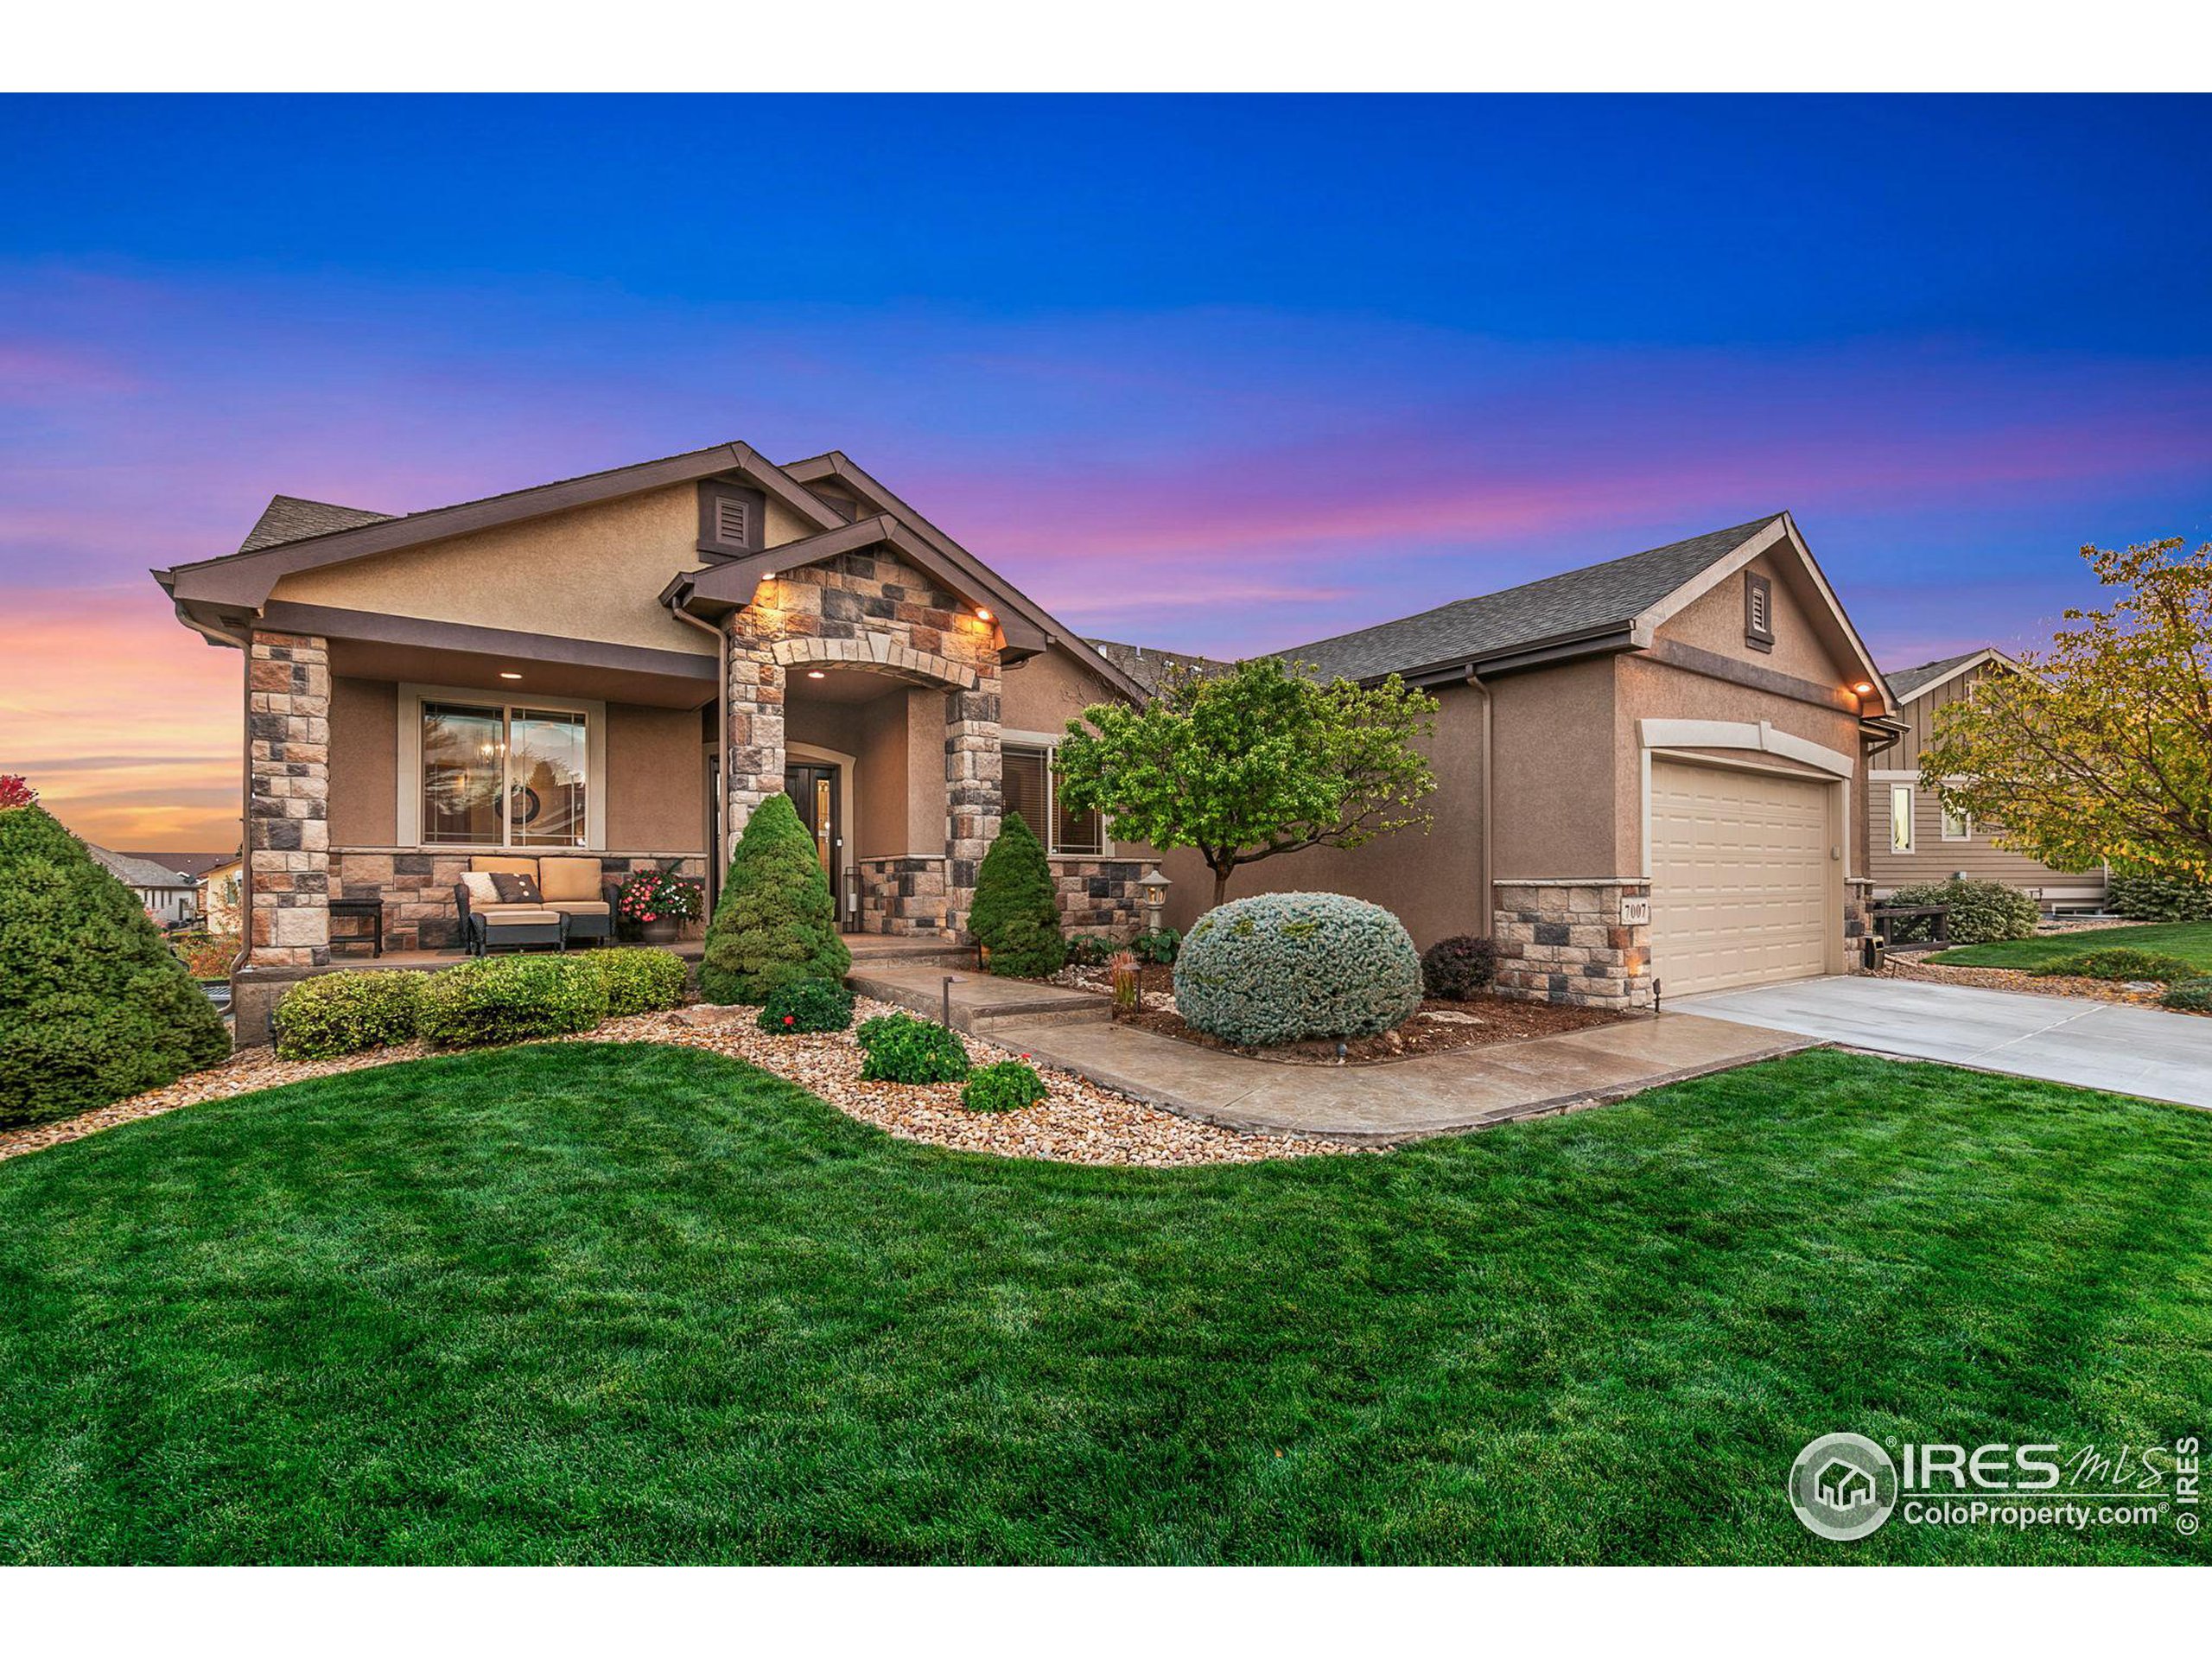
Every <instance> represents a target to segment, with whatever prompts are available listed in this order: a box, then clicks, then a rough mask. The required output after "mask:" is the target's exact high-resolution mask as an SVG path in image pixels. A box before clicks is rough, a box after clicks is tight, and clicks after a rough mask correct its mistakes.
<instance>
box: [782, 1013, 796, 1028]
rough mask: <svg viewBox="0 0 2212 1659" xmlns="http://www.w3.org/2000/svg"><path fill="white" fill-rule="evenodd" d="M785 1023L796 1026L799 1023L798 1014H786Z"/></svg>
mask: <svg viewBox="0 0 2212 1659" xmlns="http://www.w3.org/2000/svg"><path fill="white" fill-rule="evenodd" d="M784 1023H785V1025H787V1026H795V1025H797V1024H798V1015H797V1014H785V1016H784Z"/></svg>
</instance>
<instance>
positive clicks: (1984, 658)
mask: <svg viewBox="0 0 2212 1659" xmlns="http://www.w3.org/2000/svg"><path fill="white" fill-rule="evenodd" d="M1984 663H2001V664H2004V665H2005V667H2006V668H2009V669H2011V670H2012V671H2014V672H2015V673H2019V674H2024V673H2026V672H2027V670H2026V668H2025V667H2024V666H2023V665H2022V664H2018V663H2017V662H2014V661H2013V660H2012V658H2010V657H2007V656H2006V655H2005V653H2004V652H2001V651H1999V650H1998V649H1997V647H1996V646H1994V645H1981V646H1979V647H1977V648H1976V649H1974V650H1973V651H1962V652H1960V653H1959V654H1958V655H1957V656H1955V657H1946V658H1943V659H1942V661H1940V662H1934V663H1923V664H1920V666H1919V667H1917V668H1901V669H1899V670H1897V672H1896V673H1894V674H1891V675H1890V676H1889V677H1888V678H1889V683H1890V690H1891V692H1893V693H1894V694H1895V695H1896V696H1897V702H1898V705H1899V706H1900V707H1902V706H1903V705H1904V704H1905V703H1908V702H1919V701H1920V699H1921V698H1923V697H1924V696H1927V695H1928V694H1929V692H1931V691H1933V690H1936V688H1937V687H1938V686H1942V685H1948V684H1949V683H1951V682H1952V681H1953V680H1955V679H1956V678H1958V677H1959V676H1960V675H1961V674H1965V673H1968V672H1970V671H1973V670H1974V669H1977V668H1980V666H1981V665H1982V664H1984Z"/></svg>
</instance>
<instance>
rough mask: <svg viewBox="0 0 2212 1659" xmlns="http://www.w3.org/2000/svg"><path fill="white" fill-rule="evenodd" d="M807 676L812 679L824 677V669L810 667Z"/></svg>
mask: <svg viewBox="0 0 2212 1659" xmlns="http://www.w3.org/2000/svg"><path fill="white" fill-rule="evenodd" d="M806 677H807V678H808V679H810V680H818V679H820V678H822V677H823V675H822V671H821V670H820V669H818V668H810V669H808V670H807V671H806Z"/></svg>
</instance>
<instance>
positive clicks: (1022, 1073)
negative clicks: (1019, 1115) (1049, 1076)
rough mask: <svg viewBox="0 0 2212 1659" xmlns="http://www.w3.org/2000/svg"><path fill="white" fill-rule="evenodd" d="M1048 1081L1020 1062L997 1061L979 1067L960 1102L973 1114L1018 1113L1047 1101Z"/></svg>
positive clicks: (962, 1094) (968, 1082)
mask: <svg viewBox="0 0 2212 1659" xmlns="http://www.w3.org/2000/svg"><path fill="white" fill-rule="evenodd" d="M1045 1092H1046V1091H1045V1079H1044V1078H1042V1077H1039V1076H1038V1075H1037V1069H1036V1068H1035V1067H1034V1066H1031V1065H1023V1064H1022V1063H1021V1062H1020V1060H995V1061H993V1062H992V1063H991V1064H990V1065H983V1066H978V1067H976V1072H975V1075H974V1076H972V1077H969V1079H968V1081H967V1083H966V1084H964V1085H963V1087H962V1089H961V1090H960V1103H961V1104H962V1105H963V1106H965V1107H966V1108H967V1109H969V1111H971V1112H1018V1111H1021V1110H1022V1109H1025V1108H1027V1107H1031V1106H1034V1105H1036V1104H1037V1103H1038V1102H1039V1101H1041V1100H1043V1099H1044V1098H1045Z"/></svg>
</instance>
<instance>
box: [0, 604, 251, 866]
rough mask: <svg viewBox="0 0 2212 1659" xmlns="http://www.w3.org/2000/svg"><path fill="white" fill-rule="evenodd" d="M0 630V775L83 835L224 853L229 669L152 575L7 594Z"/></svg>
mask: <svg viewBox="0 0 2212 1659" xmlns="http://www.w3.org/2000/svg"><path fill="white" fill-rule="evenodd" d="M10 601H11V603H10V606H9V609H8V616H7V620H6V623H5V626H4V632H0V772H22V773H23V774H24V775H25V776H26V777H28V778H29V779H30V781H31V784H32V785H33V787H35V789H37V791H39V797H40V803H41V804H42V805H43V806H45V807H46V808H47V809H48V810H50V811H52V812H53V814H54V816H55V817H58V818H60V820H61V821H62V822H63V823H66V824H67V825H68V826H69V827H70V828H71V829H73V830H75V831H76V832H77V833H78V834H79V835H80V836H84V837H85V838H86V840H88V841H92V842H99V844H101V845H102V846H106V847H116V848H124V849H130V850H133V851H139V850H143V851H156V852H200V851H205V852H226V851H228V850H230V849H232V848H233V847H236V846H237V845H238V790H239V786H240V785H239V775H238V769H239V746H240V743H241V741H242V734H241V733H240V730H239V720H240V713H239V696H240V676H241V674H242V672H243V671H242V669H241V667H240V664H239V660H238V653H237V652H232V651H218V650H215V649H213V648H212V647H210V646H208V645H206V644H204V643H203V642H202V641H201V639H200V636H199V635H197V634H195V633H193V632H190V631H189V630H188V629H186V628H185V627H183V626H181V625H180V624H179V623H178V622H177V621H176V620H175V617H174V616H173V615H172V614H171V613H170V611H169V608H168V605H167V604H166V603H165V602H164V601H163V600H162V595H161V593H160V591H159V590H158V589H156V588H155V587H154V585H153V583H152V582H145V583H143V585H140V586H136V587H111V588H93V589H90V590H81V591H67V592H65V591H60V590H57V589H36V588H33V589H18V590H16V592H15V593H13V594H10Z"/></svg>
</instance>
